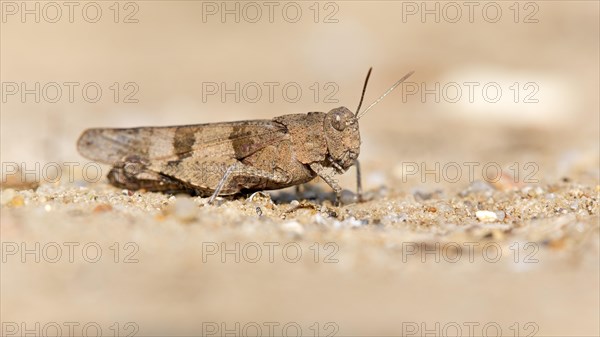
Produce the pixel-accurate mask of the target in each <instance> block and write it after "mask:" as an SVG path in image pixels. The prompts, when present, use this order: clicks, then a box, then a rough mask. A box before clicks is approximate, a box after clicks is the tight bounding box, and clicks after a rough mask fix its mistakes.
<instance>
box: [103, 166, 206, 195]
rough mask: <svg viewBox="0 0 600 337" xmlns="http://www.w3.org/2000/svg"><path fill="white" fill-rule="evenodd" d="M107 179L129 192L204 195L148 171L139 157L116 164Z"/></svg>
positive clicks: (178, 182)
mask: <svg viewBox="0 0 600 337" xmlns="http://www.w3.org/2000/svg"><path fill="white" fill-rule="evenodd" d="M107 178H108V181H109V182H110V183H111V184H112V185H113V186H116V187H119V188H124V189H128V190H141V189H143V190H146V191H152V192H167V193H178V192H185V193H190V194H192V195H196V194H202V193H198V192H199V191H196V190H194V189H191V188H189V187H188V186H186V184H184V183H183V182H181V181H180V180H177V179H174V178H171V177H169V176H166V175H163V174H160V173H158V172H155V171H152V170H149V169H147V168H146V165H145V164H144V162H143V160H142V159H141V158H139V157H137V156H130V157H127V158H125V159H124V160H123V161H121V162H118V163H115V165H114V166H113V168H112V169H111V170H110V172H109V173H108V175H107Z"/></svg>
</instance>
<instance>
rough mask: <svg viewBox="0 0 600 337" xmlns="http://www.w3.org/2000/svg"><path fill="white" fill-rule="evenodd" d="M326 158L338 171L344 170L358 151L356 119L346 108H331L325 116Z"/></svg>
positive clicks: (354, 158) (355, 157)
mask: <svg viewBox="0 0 600 337" xmlns="http://www.w3.org/2000/svg"><path fill="white" fill-rule="evenodd" d="M324 123H325V125H324V129H325V138H326V139H327V148H328V150H329V151H328V158H327V159H328V160H329V161H330V162H331V165H332V166H333V167H334V168H335V169H336V171H338V173H343V172H345V171H346V170H347V169H348V168H349V167H350V166H352V165H353V164H354V161H355V160H356V159H357V158H358V154H359V153H360V133H359V131H358V119H356V116H355V115H354V114H353V113H352V112H351V111H350V110H348V109H347V108H345V107H339V108H336V109H332V110H331V111H329V112H328V113H327V115H326V116H325V122H324Z"/></svg>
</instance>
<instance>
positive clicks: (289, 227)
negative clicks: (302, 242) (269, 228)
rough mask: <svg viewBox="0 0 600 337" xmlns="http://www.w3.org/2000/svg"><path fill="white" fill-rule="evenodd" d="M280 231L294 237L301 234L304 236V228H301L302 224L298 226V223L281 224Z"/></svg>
mask: <svg viewBox="0 0 600 337" xmlns="http://www.w3.org/2000/svg"><path fill="white" fill-rule="evenodd" d="M281 229H283V230H284V231H285V232H287V233H290V234H294V235H296V236H302V234H304V226H302V224H300V223H299V222H298V221H288V222H284V223H283V224H281Z"/></svg>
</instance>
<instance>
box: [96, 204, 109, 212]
mask: <svg viewBox="0 0 600 337" xmlns="http://www.w3.org/2000/svg"><path fill="white" fill-rule="evenodd" d="M112 209H113V208H112V206H111V205H110V204H100V205H98V206H96V207H94V213H103V212H108V211H110V210H112Z"/></svg>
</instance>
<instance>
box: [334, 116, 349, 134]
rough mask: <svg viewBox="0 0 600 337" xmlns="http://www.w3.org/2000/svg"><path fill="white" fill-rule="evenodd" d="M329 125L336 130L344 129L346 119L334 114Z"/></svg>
mask: <svg viewBox="0 0 600 337" xmlns="http://www.w3.org/2000/svg"><path fill="white" fill-rule="evenodd" d="M331 125H332V126H333V128H334V129H336V130H338V131H344V129H345V128H346V121H345V120H344V118H342V116H341V115H339V114H336V115H335V117H333V119H332V120H331Z"/></svg>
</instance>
